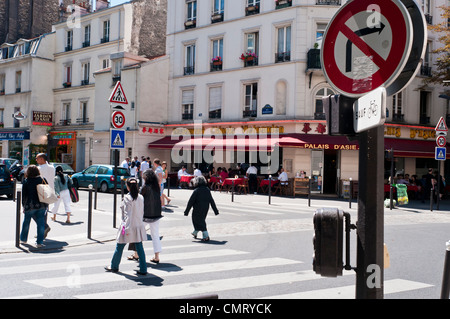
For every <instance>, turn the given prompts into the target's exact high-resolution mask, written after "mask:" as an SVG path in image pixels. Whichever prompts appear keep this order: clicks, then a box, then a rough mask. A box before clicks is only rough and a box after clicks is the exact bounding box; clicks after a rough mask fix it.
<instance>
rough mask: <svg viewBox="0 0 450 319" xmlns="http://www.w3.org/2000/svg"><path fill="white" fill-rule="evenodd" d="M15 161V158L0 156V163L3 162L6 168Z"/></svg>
mask: <svg viewBox="0 0 450 319" xmlns="http://www.w3.org/2000/svg"><path fill="white" fill-rule="evenodd" d="M15 161H17V159H15V158H3V157H2V158H0V164H5V165H6V167H7V168H8V169H9V168H10V167H11V165H12V164H14V162H15Z"/></svg>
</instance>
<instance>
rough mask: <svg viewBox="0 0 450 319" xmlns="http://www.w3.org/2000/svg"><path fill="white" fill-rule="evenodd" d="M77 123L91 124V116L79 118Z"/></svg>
mask: <svg viewBox="0 0 450 319" xmlns="http://www.w3.org/2000/svg"><path fill="white" fill-rule="evenodd" d="M77 124H79V125H86V124H89V118H87V117H82V118H78V119H77Z"/></svg>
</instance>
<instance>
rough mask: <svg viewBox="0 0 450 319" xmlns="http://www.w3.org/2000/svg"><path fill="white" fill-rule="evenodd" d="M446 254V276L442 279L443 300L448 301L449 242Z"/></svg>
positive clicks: (449, 272) (449, 279) (449, 276)
mask: <svg viewBox="0 0 450 319" xmlns="http://www.w3.org/2000/svg"><path fill="white" fill-rule="evenodd" d="M446 246H447V251H446V252H445V262H444V275H443V278H442V290H441V299H448V298H449V295H450V241H448V242H447V244H446Z"/></svg>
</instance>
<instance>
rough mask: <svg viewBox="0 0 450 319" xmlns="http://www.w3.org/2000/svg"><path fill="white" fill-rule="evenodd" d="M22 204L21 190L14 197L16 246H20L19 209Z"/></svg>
mask: <svg viewBox="0 0 450 319" xmlns="http://www.w3.org/2000/svg"><path fill="white" fill-rule="evenodd" d="M21 206H22V192H17V198H16V247H17V248H19V247H20V210H21Z"/></svg>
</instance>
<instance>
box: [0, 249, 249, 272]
mask: <svg viewBox="0 0 450 319" xmlns="http://www.w3.org/2000/svg"><path fill="white" fill-rule="evenodd" d="M113 253H114V252H113V251H111V252H110V257H109V258H108V257H105V258H102V259H94V260H82V261H80V262H79V264H80V265H83V268H87V267H100V266H107V265H109V263H110V261H111V258H112V255H113ZM243 254H248V252H244V251H239V250H233V249H220V250H205V251H195V252H186V253H176V254H167V255H164V260H165V261H175V260H185V259H197V258H213V257H223V256H233V255H243ZM77 264H78V263H77V262H74V261H68V262H59V263H45V264H36V265H33V267H30V266H29V265H25V266H14V267H2V268H0V275H13V274H25V273H33V272H39V271H45V272H47V271H54V270H66V269H67V267H73V266H74V265H77Z"/></svg>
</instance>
